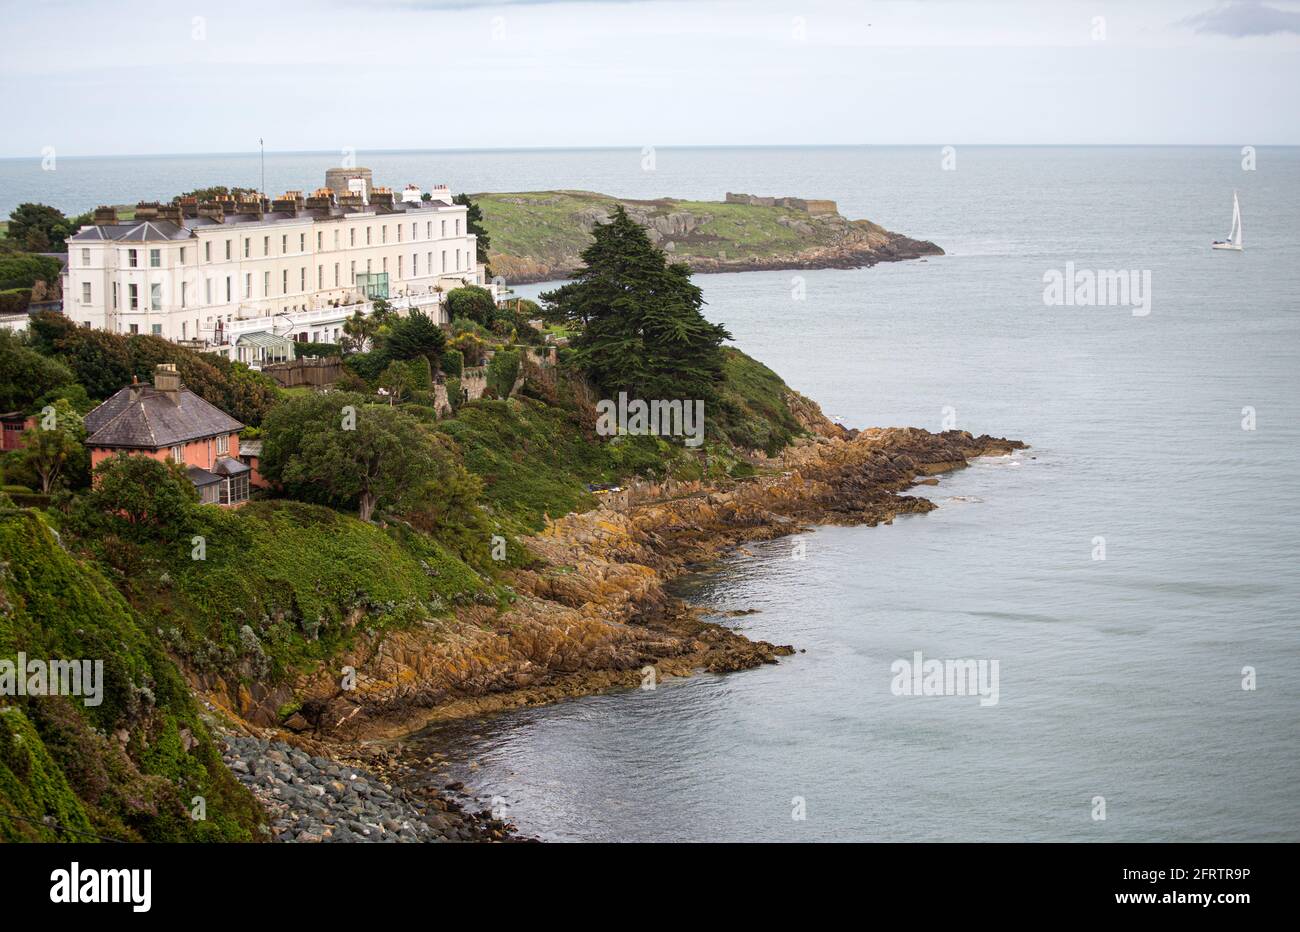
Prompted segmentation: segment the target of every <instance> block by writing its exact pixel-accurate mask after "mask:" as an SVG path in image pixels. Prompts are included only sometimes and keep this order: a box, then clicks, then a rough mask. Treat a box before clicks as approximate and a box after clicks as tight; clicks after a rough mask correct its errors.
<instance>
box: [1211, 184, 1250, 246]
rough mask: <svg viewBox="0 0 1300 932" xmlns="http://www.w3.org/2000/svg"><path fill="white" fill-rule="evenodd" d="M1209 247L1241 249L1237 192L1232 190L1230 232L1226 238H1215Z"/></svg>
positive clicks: (1239, 206) (1239, 208) (1239, 203)
mask: <svg viewBox="0 0 1300 932" xmlns="http://www.w3.org/2000/svg"><path fill="white" fill-rule="evenodd" d="M1210 248H1211V249H1235V250H1236V251H1237V252H1241V250H1242V248H1243V247H1242V240H1241V202H1240V201H1238V200H1237V192H1236V191H1233V192H1232V232H1231V233H1229V234H1228V238H1227V239H1226V240H1215V242H1213V243H1211V244H1210Z"/></svg>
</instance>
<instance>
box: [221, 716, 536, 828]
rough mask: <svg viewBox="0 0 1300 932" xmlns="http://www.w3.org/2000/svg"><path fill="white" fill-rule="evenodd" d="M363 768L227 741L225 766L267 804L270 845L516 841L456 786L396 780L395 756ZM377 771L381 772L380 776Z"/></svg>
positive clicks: (250, 740) (379, 753) (269, 743)
mask: <svg viewBox="0 0 1300 932" xmlns="http://www.w3.org/2000/svg"><path fill="white" fill-rule="evenodd" d="M367 752H368V756H369V758H370V760H369V762H368V764H367V765H365V766H363V765H361V764H357V763H354V762H351V761H340V760H334V759H330V758H326V757H323V756H321V755H319V754H311V753H308V752H307V751H305V750H303V749H302V748H299V747H296V746H294V745H291V744H287V743H285V742H283V741H276V740H270V739H266V738H257V737H253V736H245V735H229V736H227V737H226V738H225V740H224V746H223V749H222V755H221V756H222V760H224V761H225V763H226V766H227V767H229V768H230V770H231V772H232V773H234V775H235V776H236V777H237V778H238V779H239V781H240V782H241V783H243V784H244V786H246V787H247V788H248V789H249V790H250V791H251V792H252V793H253V795H254V796H255V797H256V798H257V800H258V802H260V803H261V804H262V808H263V809H265V810H266V813H267V816H268V818H269V822H270V826H269V829H268V832H269V839H268V840H270V841H275V842H287V843H296V844H311V843H322V842H327V843H328V842H333V843H340V842H362V843H372V844H427V843H435V842H458V841H476V842H482V841H507V840H516V839H517V838H518V836H517V835H515V834H514V826H512V825H510V824H509V823H508V822H506V821H504V820H503V819H499V818H496V817H495V816H494V815H493V813H491V812H490V811H488V810H480V811H478V812H473V811H472V810H471V805H472V803H471V801H470V800H469V799H468V797H464V796H462V795H460V794H458V793H457V792H456V791H457V790H460V789H462V787H460V786H459V784H450V785H448V786H445V787H442V788H441V789H440V788H437V787H434V786H432V785H430V783H429V782H428V780H427V779H426V780H423V781H416V780H412V779H411V777H410V775H409V774H408V775H407V779H408V781H409V782H410V783H411V784H412V786H410V787H408V786H398V785H396V784H395V783H394V782H393V781H392V772H391V767H390V764H389V761H390V757H391V755H390V753H389V752H388V751H387V750H386V749H384V748H368V749H367ZM376 769H378V770H379V772H378V773H376V772H375V770H376Z"/></svg>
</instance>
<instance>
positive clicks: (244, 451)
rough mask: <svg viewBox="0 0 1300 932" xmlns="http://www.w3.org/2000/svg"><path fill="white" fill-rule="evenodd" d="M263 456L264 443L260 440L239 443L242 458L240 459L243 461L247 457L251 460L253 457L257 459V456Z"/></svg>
mask: <svg viewBox="0 0 1300 932" xmlns="http://www.w3.org/2000/svg"><path fill="white" fill-rule="evenodd" d="M261 455H262V441H260V440H241V441H239V458H240V459H243V458H244V457H245V456H247V457H249V458H250V459H251V458H252V457H255V456H261Z"/></svg>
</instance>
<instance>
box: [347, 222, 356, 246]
mask: <svg viewBox="0 0 1300 932" xmlns="http://www.w3.org/2000/svg"><path fill="white" fill-rule="evenodd" d="M356 244H357V228H356V227H353V228H352V229H350V230H348V245H349V246H355V245H356Z"/></svg>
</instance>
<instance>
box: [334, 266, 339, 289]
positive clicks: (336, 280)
mask: <svg viewBox="0 0 1300 932" xmlns="http://www.w3.org/2000/svg"><path fill="white" fill-rule="evenodd" d="M338 286H339V264H338V263H337V262H335V263H334V287H335V288H337V287H338Z"/></svg>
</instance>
